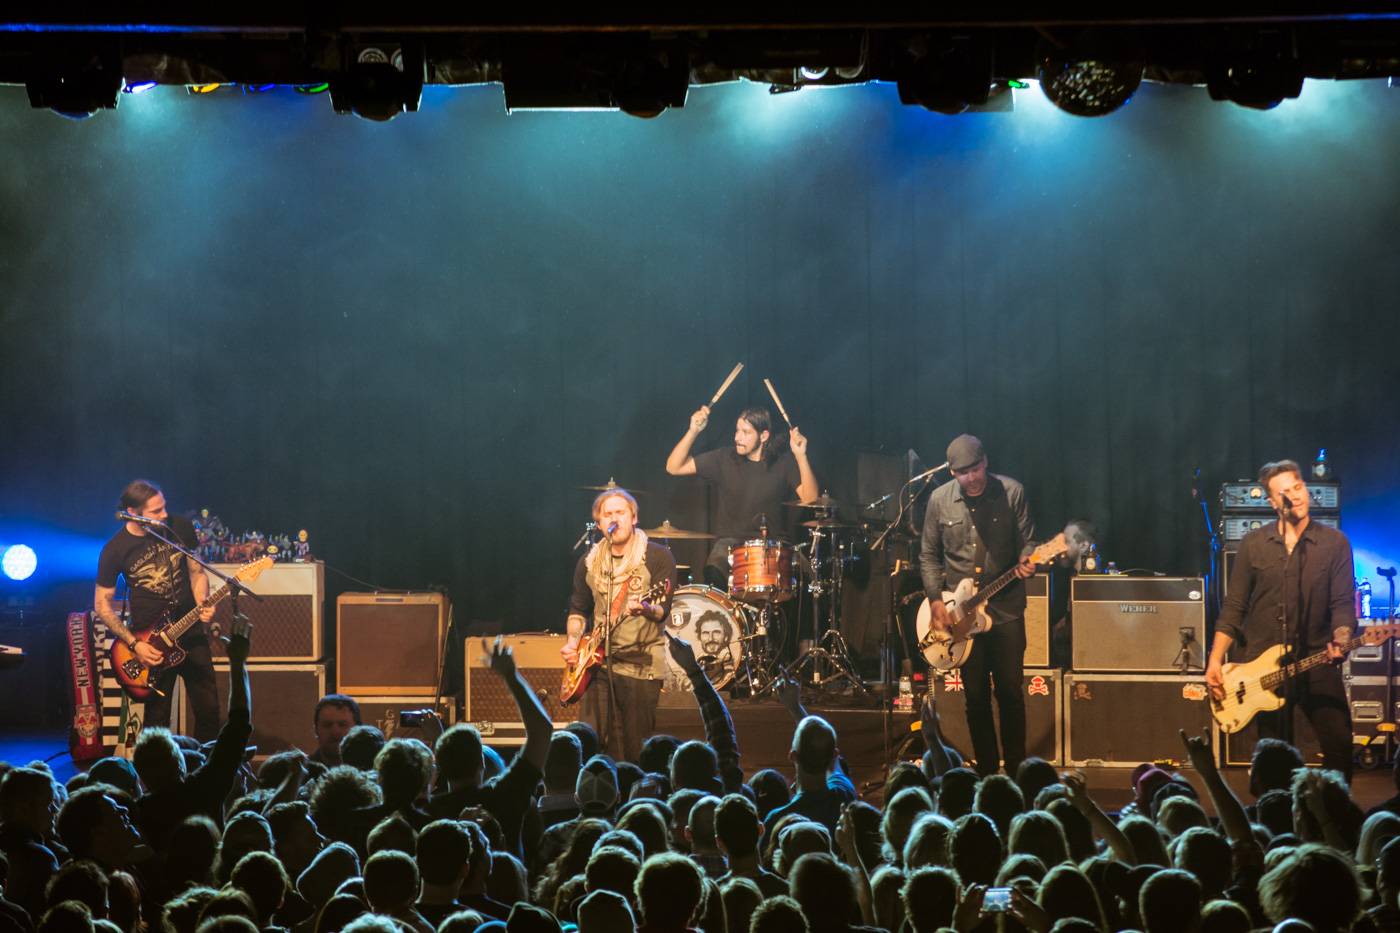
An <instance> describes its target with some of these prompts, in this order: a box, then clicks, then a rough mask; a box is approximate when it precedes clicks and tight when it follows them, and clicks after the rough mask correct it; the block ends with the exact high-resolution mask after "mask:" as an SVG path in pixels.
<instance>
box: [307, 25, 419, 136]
mask: <svg viewBox="0 0 1400 933" xmlns="http://www.w3.org/2000/svg"><path fill="white" fill-rule="evenodd" d="M349 51H350V58H351V60H350V61H349V62H348V63H347V65H346V67H345V70H344V71H343V72H342V73H340V74H339V75H336V76H334V77H332V78H331V80H330V92H331V106H332V107H333V108H334V109H335V112H336V113H353V114H355V115H356V116H358V117H363V118H364V119H366V120H376V121H378V122H381V123H382V122H384V121H386V120H392V119H393V118H394V117H396V116H398V115H399V114H401V113H404V112H406V111H407V112H416V111H417V110H418V105H419V103H420V102H421V101H422V99H423V79H424V78H425V77H426V75H427V72H426V70H425V68H424V61H423V53H422V50H421V49H420V48H418V47H417V46H414V45H409V44H399V43H395V42H380V43H375V44H360V45H356V46H354V47H352V48H351V49H350V50H349Z"/></svg>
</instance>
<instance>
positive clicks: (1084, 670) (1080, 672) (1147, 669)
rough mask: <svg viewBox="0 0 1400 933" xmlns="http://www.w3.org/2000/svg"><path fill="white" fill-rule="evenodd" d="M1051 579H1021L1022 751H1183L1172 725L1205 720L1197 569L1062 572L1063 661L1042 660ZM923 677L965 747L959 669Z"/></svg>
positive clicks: (1147, 755)
mask: <svg viewBox="0 0 1400 933" xmlns="http://www.w3.org/2000/svg"><path fill="white" fill-rule="evenodd" d="M1058 579H1060V580H1063V579H1065V577H1063V576H1061V577H1059V578H1058ZM1051 580H1052V577H1051V576H1050V575H1048V574H1037V575H1036V576H1034V577H1032V578H1031V579H1029V580H1027V581H1026V590H1027V601H1026V602H1027V604H1026V655H1025V683H1024V684H1023V685H1022V690H1023V697H1024V700H1025V704H1026V753H1027V754H1028V755H1035V756H1039V757H1041V758H1044V759H1045V760H1046V761H1049V762H1051V763H1052V764H1055V765H1066V766H1070V767H1122V768H1125V769H1126V768H1133V767H1136V766H1137V765H1139V764H1141V763H1142V762H1144V761H1161V760H1165V759H1179V758H1180V757H1182V748H1181V739H1180V737H1179V735H1178V734H1177V730H1178V729H1185V730H1186V731H1187V732H1188V733H1191V734H1196V735H1199V734H1201V733H1202V732H1209V731H1210V729H1211V723H1212V720H1211V715H1210V711H1209V709H1208V707H1207V704H1206V702H1205V701H1206V696H1207V694H1206V689H1205V675H1204V666H1203V665H1204V659H1205V655H1204V649H1203V646H1204V644H1205V625H1206V616H1205V604H1206V600H1205V594H1204V592H1203V584H1202V580H1201V578H1199V577H1136V576H1126V575H1120V574H1088V575H1081V576H1072V577H1069V578H1068V580H1069V587H1070V594H1069V600H1070V604H1071V606H1072V610H1071V614H1072V619H1073V621H1072V629H1073V637H1072V649H1071V662H1072V663H1071V666H1070V669H1069V670H1065V671H1062V670H1059V669H1058V668H1054V667H1051V666H1050V664H1051V660H1050V618H1049V616H1050V604H1051V599H1050V593H1049V589H1050V586H1051ZM930 681H931V686H930V689H932V690H933V691H934V694H935V703H936V705H937V708H938V711H939V716H940V721H941V724H942V728H943V732H944V735H945V737H946V738H947V739H948V740H950V741H951V742H952V744H953V745H954V746H955V747H957V748H958V749H960V750H961V751H963V752H965V753H970V752H971V750H972V742H971V740H970V737H969V735H968V729H967V724H966V720H965V710H966V703H965V699H964V692H963V681H962V676H961V673H960V672H958V671H953V672H950V673H948V674H940V675H932V676H931V677H930Z"/></svg>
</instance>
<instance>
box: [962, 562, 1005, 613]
mask: <svg viewBox="0 0 1400 933" xmlns="http://www.w3.org/2000/svg"><path fill="white" fill-rule="evenodd" d="M1014 579H1016V568H1015V567H1012V568H1011V569H1010V570H1008V571H1006V573H1004V574H1002V575H1001V576H999V577H997V578H996V579H995V580H993V581H992V582H991V583H988V584H987V585H986V586H984V587H982V588H981V589H980V590H978V591H977V592H976V593H974V594H973V596H972V598H971V599H969V600H968V601H967V605H968V607H969V608H972V609H976V608H977V607H978V606H981V605H982V604H983V603H985V602H986V601H987V600H989V599H991V598H992V597H993V596H995V595H996V594H998V593H1000V592H1001V591H1002V590H1004V589H1006V587H1007V585H1008V584H1009V583H1010V582H1011V581H1012V580H1014Z"/></svg>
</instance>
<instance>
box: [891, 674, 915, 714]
mask: <svg viewBox="0 0 1400 933" xmlns="http://www.w3.org/2000/svg"><path fill="white" fill-rule="evenodd" d="M894 706H895V709H913V708H914V679H913V678H912V677H910V676H909V675H908V674H900V675H899V696H898V697H896V698H895V701H894Z"/></svg>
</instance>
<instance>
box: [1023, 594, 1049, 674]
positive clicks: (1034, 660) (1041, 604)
mask: <svg viewBox="0 0 1400 933" xmlns="http://www.w3.org/2000/svg"><path fill="white" fill-rule="evenodd" d="M1022 664H1023V665H1024V666H1026V667H1049V666H1050V575H1049V574H1046V573H1038V574H1036V575H1035V576H1033V577H1030V578H1028V579H1027V580H1026V654H1025V659H1024V660H1023V661H1022Z"/></svg>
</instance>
